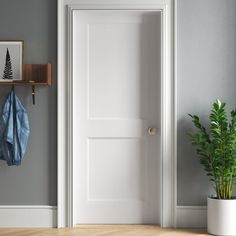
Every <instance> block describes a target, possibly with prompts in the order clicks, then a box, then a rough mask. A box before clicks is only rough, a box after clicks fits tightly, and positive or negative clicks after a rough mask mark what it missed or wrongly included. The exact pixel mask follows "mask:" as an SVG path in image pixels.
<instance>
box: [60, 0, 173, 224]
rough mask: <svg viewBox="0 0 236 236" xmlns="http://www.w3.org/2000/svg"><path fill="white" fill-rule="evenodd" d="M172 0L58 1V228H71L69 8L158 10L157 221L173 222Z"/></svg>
mask: <svg viewBox="0 0 236 236" xmlns="http://www.w3.org/2000/svg"><path fill="white" fill-rule="evenodd" d="M173 5H174V4H173V0H58V163H57V164H58V170H57V171H58V186H57V188H58V192H57V194H58V219H57V222H58V223H57V224H58V227H73V226H74V224H75V222H74V210H73V205H74V192H73V178H74V170H73V152H72V150H73V147H72V144H73V139H72V137H73V120H72V118H73V89H72V88H73V78H72V73H71V72H72V51H73V48H72V23H73V22H72V14H73V10H83V9H84V10H85V9H95V10H99V9H100V10H105V9H112V10H157V11H160V12H161V14H162V76H161V77H162V78H161V86H162V88H161V91H162V101H161V117H162V118H161V124H162V127H161V158H162V168H161V170H162V179H161V183H162V184H161V186H162V199H161V201H162V209H161V226H162V227H174V226H175V207H176V111H175V107H176V106H175V103H176V99H175V94H176V93H175V80H174V74H175V73H174V69H175V68H174V6H173Z"/></svg>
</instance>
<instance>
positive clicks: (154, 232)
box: [0, 225, 208, 236]
mask: <svg viewBox="0 0 236 236" xmlns="http://www.w3.org/2000/svg"><path fill="white" fill-rule="evenodd" d="M0 235H1V236H3V235H4V236H187V235H202V236H203V235H208V234H207V233H206V231H205V230H201V229H182V230H180V229H178V230H175V229H161V228H160V227H158V226H152V225H81V226H77V227H76V228H74V229H0Z"/></svg>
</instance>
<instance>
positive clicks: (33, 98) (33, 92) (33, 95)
mask: <svg viewBox="0 0 236 236" xmlns="http://www.w3.org/2000/svg"><path fill="white" fill-rule="evenodd" d="M32 100H33V105H35V86H34V85H32Z"/></svg>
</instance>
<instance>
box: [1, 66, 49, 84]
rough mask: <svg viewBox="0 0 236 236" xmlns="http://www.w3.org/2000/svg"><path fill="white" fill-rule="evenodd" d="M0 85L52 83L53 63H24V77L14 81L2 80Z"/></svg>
mask: <svg viewBox="0 0 236 236" xmlns="http://www.w3.org/2000/svg"><path fill="white" fill-rule="evenodd" d="M0 85H16V86H17V85H22V86H27V85H29V86H32V85H42V86H50V85H52V65H51V64H24V66H23V79H22V80H13V81H3V82H2V81H1V82H0Z"/></svg>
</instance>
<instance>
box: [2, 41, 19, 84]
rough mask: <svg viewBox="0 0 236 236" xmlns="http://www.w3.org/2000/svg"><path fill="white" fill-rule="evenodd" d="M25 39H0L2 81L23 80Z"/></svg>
mask: <svg viewBox="0 0 236 236" xmlns="http://www.w3.org/2000/svg"><path fill="white" fill-rule="evenodd" d="M22 51H23V41H0V82H10V81H13V80H22V60H23V56H22Z"/></svg>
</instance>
